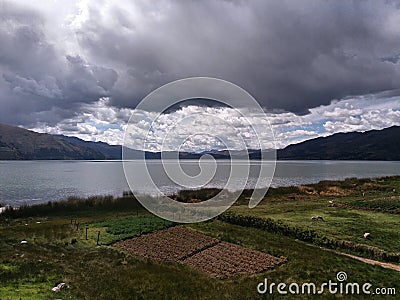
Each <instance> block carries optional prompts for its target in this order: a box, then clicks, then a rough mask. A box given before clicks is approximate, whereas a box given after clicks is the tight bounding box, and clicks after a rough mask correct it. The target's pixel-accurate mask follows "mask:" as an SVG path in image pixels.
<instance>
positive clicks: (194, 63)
mask: <svg viewBox="0 0 400 300" xmlns="http://www.w3.org/2000/svg"><path fill="white" fill-rule="evenodd" d="M0 3H2V4H1V10H0V14H1V16H0V17H1V18H0V22H1V23H2V24H1V27H0V40H1V41H2V44H1V46H0V67H1V77H0V90H1V94H0V109H1V111H0V117H1V118H0V121H3V122H6V121H7V120H8V121H9V122H10V120H11V119H12V118H15V116H16V115H18V116H19V117H18V118H19V119H20V120H22V119H23V122H24V123H27V122H29V120H30V119H32V120H31V121H32V122H33V121H34V119H35V118H39V117H42V118H44V119H46V118H48V119H46V120H44V121H46V122H47V121H48V120H51V121H52V122H53V121H54V120H55V119H57V117H56V116H58V115H59V118H64V117H65V116H66V115H68V114H73V113H74V111H75V110H77V109H78V108H79V105H80V103H90V102H92V101H95V100H96V99H98V98H99V97H104V96H109V97H110V98H111V102H110V103H111V104H113V105H116V106H118V107H134V106H135V105H136V104H137V103H138V102H139V101H140V100H141V99H142V98H143V97H144V96H145V95H146V94H147V93H149V92H150V91H152V90H153V89H155V88H157V87H159V86H160V85H162V84H165V83H168V82H170V81H172V80H175V79H181V78H185V77H188V76H211V77H218V78H221V79H225V80H229V81H232V82H233V83H235V84H238V85H239V86H241V87H243V88H245V89H246V90H247V91H248V92H250V93H251V94H252V95H253V96H254V97H255V98H256V99H257V100H258V101H259V102H260V104H261V105H262V106H264V107H265V108H267V109H270V110H288V111H292V112H295V113H298V114H302V113H306V112H307V111H308V109H309V108H312V107H316V106H319V105H321V104H328V103H330V101H332V100H333V99H341V98H345V97H348V96H351V95H365V94H371V93H385V92H386V93H391V94H393V93H394V94H396V93H397V92H390V91H391V90H395V89H399V88H400V69H399V59H398V56H399V53H400V38H399V37H400V36H399V34H400V27H399V26H398V24H399V22H400V12H399V2H396V1H263V0H259V1H214V0H213V1H211V0H209V1H172V0H171V1H152V2H149V1H130V2H128V1H125V2H122V1H121V2H111V3H109V4H108V5H104V3H103V2H102V1H93V2H91V3H90V4H89V6H88V18H86V19H85V20H83V21H82V22H81V23H80V24H79V26H76V27H74V28H73V31H74V34H75V37H76V38H77V41H78V45H77V48H76V49H78V50H77V51H75V52H74V53H64V52H63V51H60V49H59V48H58V47H57V45H55V44H54V43H55V42H53V41H52V40H51V38H50V37H49V36H47V35H46V28H47V27H46V26H48V24H47V23H46V17H45V16H43V15H42V14H41V12H40V10H38V11H37V12H34V11H27V10H24V9H22V8H21V7H16V6H14V5H11V4H10V3H11V2H10V3H8V4H7V3H6V2H0ZM60 34H63V33H62V32H60ZM61 50H62V49H61ZM29 112H30V115H28V113H29ZM42 121H43V120H42ZM21 122H22V121H21Z"/></svg>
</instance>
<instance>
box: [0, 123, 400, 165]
mask: <svg viewBox="0 0 400 300" xmlns="http://www.w3.org/2000/svg"><path fill="white" fill-rule="evenodd" d="M125 151H129V155H128V156H129V158H131V159H134V158H137V159H138V158H142V157H143V155H144V156H145V157H146V158H147V159H160V158H161V153H160V152H143V151H140V150H133V149H125ZM231 153H232V157H235V158H245V157H246V156H247V155H249V157H250V159H254V160H257V159H260V157H261V151H260V150H254V149H249V150H244V151H231ZM204 154H209V155H211V156H213V157H214V158H215V159H229V158H230V155H229V152H228V151H227V150H220V151H218V150H211V151H204V152H201V153H192V152H180V153H179V154H178V153H176V152H173V151H171V152H165V153H163V157H166V158H175V157H176V156H177V155H179V158H180V159H199V158H200V157H201V156H202V155H204ZM121 158H122V146H119V145H109V144H107V143H103V142H88V141H84V140H82V139H79V138H77V137H69V136H64V135H50V134H45V133H37V132H33V131H29V130H26V129H23V128H20V127H15V126H9V125H4V124H0V160H29V159H32V160H34V159H38V160H39V159H49V160H50V159H66V160H69V159H71V160H79V159H87V160H93V159H121ZM277 158H278V160H311V159H313V160H321V159H325V160H400V127H398V126H393V127H390V128H385V129H382V130H371V131H366V132H363V133H362V132H349V133H337V134H334V135H331V136H328V137H320V138H316V139H312V140H307V141H304V142H302V143H299V144H293V145H289V146H287V147H286V148H284V149H279V150H277Z"/></svg>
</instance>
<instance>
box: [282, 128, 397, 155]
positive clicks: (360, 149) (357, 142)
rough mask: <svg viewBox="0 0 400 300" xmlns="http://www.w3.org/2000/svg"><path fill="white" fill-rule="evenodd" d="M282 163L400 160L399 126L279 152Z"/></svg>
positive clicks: (342, 135) (340, 135)
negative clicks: (283, 161) (321, 160)
mask: <svg viewBox="0 0 400 300" xmlns="http://www.w3.org/2000/svg"><path fill="white" fill-rule="evenodd" d="M277 157H278V159H280V160H308V159H316V160H319V159H326V160H400V127H399V126H393V127H389V128H385V129H382V130H371V131H366V132H349V133H336V134H334V135H331V136H328V137H320V138H316V139H312V140H307V141H304V142H302V143H299V144H293V145H289V146H287V147H286V148H284V149H281V150H278V151H277Z"/></svg>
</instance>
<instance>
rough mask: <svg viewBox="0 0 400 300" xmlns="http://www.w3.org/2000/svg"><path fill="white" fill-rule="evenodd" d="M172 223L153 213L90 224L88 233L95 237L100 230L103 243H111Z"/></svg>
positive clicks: (165, 226) (163, 227)
mask: <svg viewBox="0 0 400 300" xmlns="http://www.w3.org/2000/svg"><path fill="white" fill-rule="evenodd" d="M172 225H173V223H172V222H170V221H166V220H163V219H161V218H159V217H156V216H153V215H143V216H138V217H132V216H131V217H124V218H118V219H108V220H105V221H100V222H95V223H92V224H90V225H89V226H88V227H89V228H88V235H89V236H91V237H93V236H95V235H96V234H97V232H99V231H100V235H101V243H102V244H106V245H110V244H112V243H115V242H117V241H120V240H124V239H127V238H132V237H135V236H139V235H142V234H146V233H151V232H153V231H156V230H161V229H165V228H167V227H169V226H172Z"/></svg>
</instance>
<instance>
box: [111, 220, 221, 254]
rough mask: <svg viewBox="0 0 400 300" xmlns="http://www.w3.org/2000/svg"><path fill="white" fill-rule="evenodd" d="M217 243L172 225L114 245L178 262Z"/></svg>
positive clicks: (204, 236)
mask: <svg viewBox="0 0 400 300" xmlns="http://www.w3.org/2000/svg"><path fill="white" fill-rule="evenodd" d="M217 243H219V240H218V239H215V238H212V237H209V236H207V235H205V234H201V233H197V232H195V231H191V230H189V229H186V228H184V227H181V226H174V227H170V228H168V229H165V230H161V231H157V232H154V233H150V234H145V235H141V236H139V237H136V238H133V239H131V240H125V241H121V242H118V243H116V244H114V246H117V247H119V248H122V249H124V250H127V251H129V252H131V253H133V254H136V255H140V256H143V257H146V258H151V259H153V260H156V261H173V262H180V261H182V260H184V259H185V258H187V257H189V256H191V255H193V254H195V253H197V252H199V251H201V250H203V249H207V248H209V247H211V246H213V245H216V244H217Z"/></svg>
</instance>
